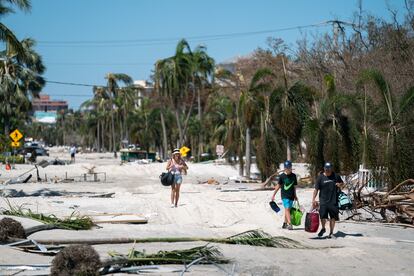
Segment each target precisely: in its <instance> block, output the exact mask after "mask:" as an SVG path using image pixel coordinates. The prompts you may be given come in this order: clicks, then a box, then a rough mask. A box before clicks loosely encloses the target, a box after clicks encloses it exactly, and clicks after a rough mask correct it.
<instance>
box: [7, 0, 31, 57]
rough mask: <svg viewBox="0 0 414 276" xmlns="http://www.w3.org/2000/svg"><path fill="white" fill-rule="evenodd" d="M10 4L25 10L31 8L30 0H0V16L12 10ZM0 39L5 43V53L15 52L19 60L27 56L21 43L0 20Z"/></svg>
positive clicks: (11, 53) (13, 53) (12, 53)
mask: <svg viewBox="0 0 414 276" xmlns="http://www.w3.org/2000/svg"><path fill="white" fill-rule="evenodd" d="M12 5H15V6H17V8H19V9H20V10H22V11H25V12H28V11H30V9H31V4H30V0H0V18H1V17H3V16H5V15H7V14H10V13H13V12H14V10H13V8H11V7H10V6H12ZM0 41H1V42H5V43H6V53H7V55H9V56H10V55H15V54H17V55H18V56H19V58H20V59H21V60H23V61H25V60H26V58H27V57H26V55H25V50H24V48H23V45H22V43H21V42H20V41H19V40H18V39H17V37H16V36H15V35H14V33H13V32H12V31H11V30H10V29H9V28H8V27H7V26H6V25H4V24H3V23H2V22H0Z"/></svg>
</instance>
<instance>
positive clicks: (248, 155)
mask: <svg viewBox="0 0 414 276" xmlns="http://www.w3.org/2000/svg"><path fill="white" fill-rule="evenodd" d="M250 145H251V136H250V128H249V127H248V128H246V178H247V179H250V166H251V164H250Z"/></svg>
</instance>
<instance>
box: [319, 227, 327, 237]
mask: <svg viewBox="0 0 414 276" xmlns="http://www.w3.org/2000/svg"><path fill="white" fill-rule="evenodd" d="M325 232H326V229H325V228H322V229H321V231H319V233H318V237H322V236H323V234H325Z"/></svg>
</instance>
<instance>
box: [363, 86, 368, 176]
mask: <svg viewBox="0 0 414 276" xmlns="http://www.w3.org/2000/svg"><path fill="white" fill-rule="evenodd" d="M367 143H368V127H367V90H366V87H365V86H364V145H363V151H362V167H363V168H364V169H365V168H366V167H367V150H368V149H367Z"/></svg>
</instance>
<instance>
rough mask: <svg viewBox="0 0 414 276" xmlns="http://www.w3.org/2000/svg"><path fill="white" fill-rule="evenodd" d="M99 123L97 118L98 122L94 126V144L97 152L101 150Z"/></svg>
mask: <svg viewBox="0 0 414 276" xmlns="http://www.w3.org/2000/svg"><path fill="white" fill-rule="evenodd" d="M100 132H101V131H100V123H99V120H98V123H97V127H96V146H97V148H98V149H97V151H98V152H101V143H100V142H101V141H100V139H99V138H100V135H101V134H100Z"/></svg>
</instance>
